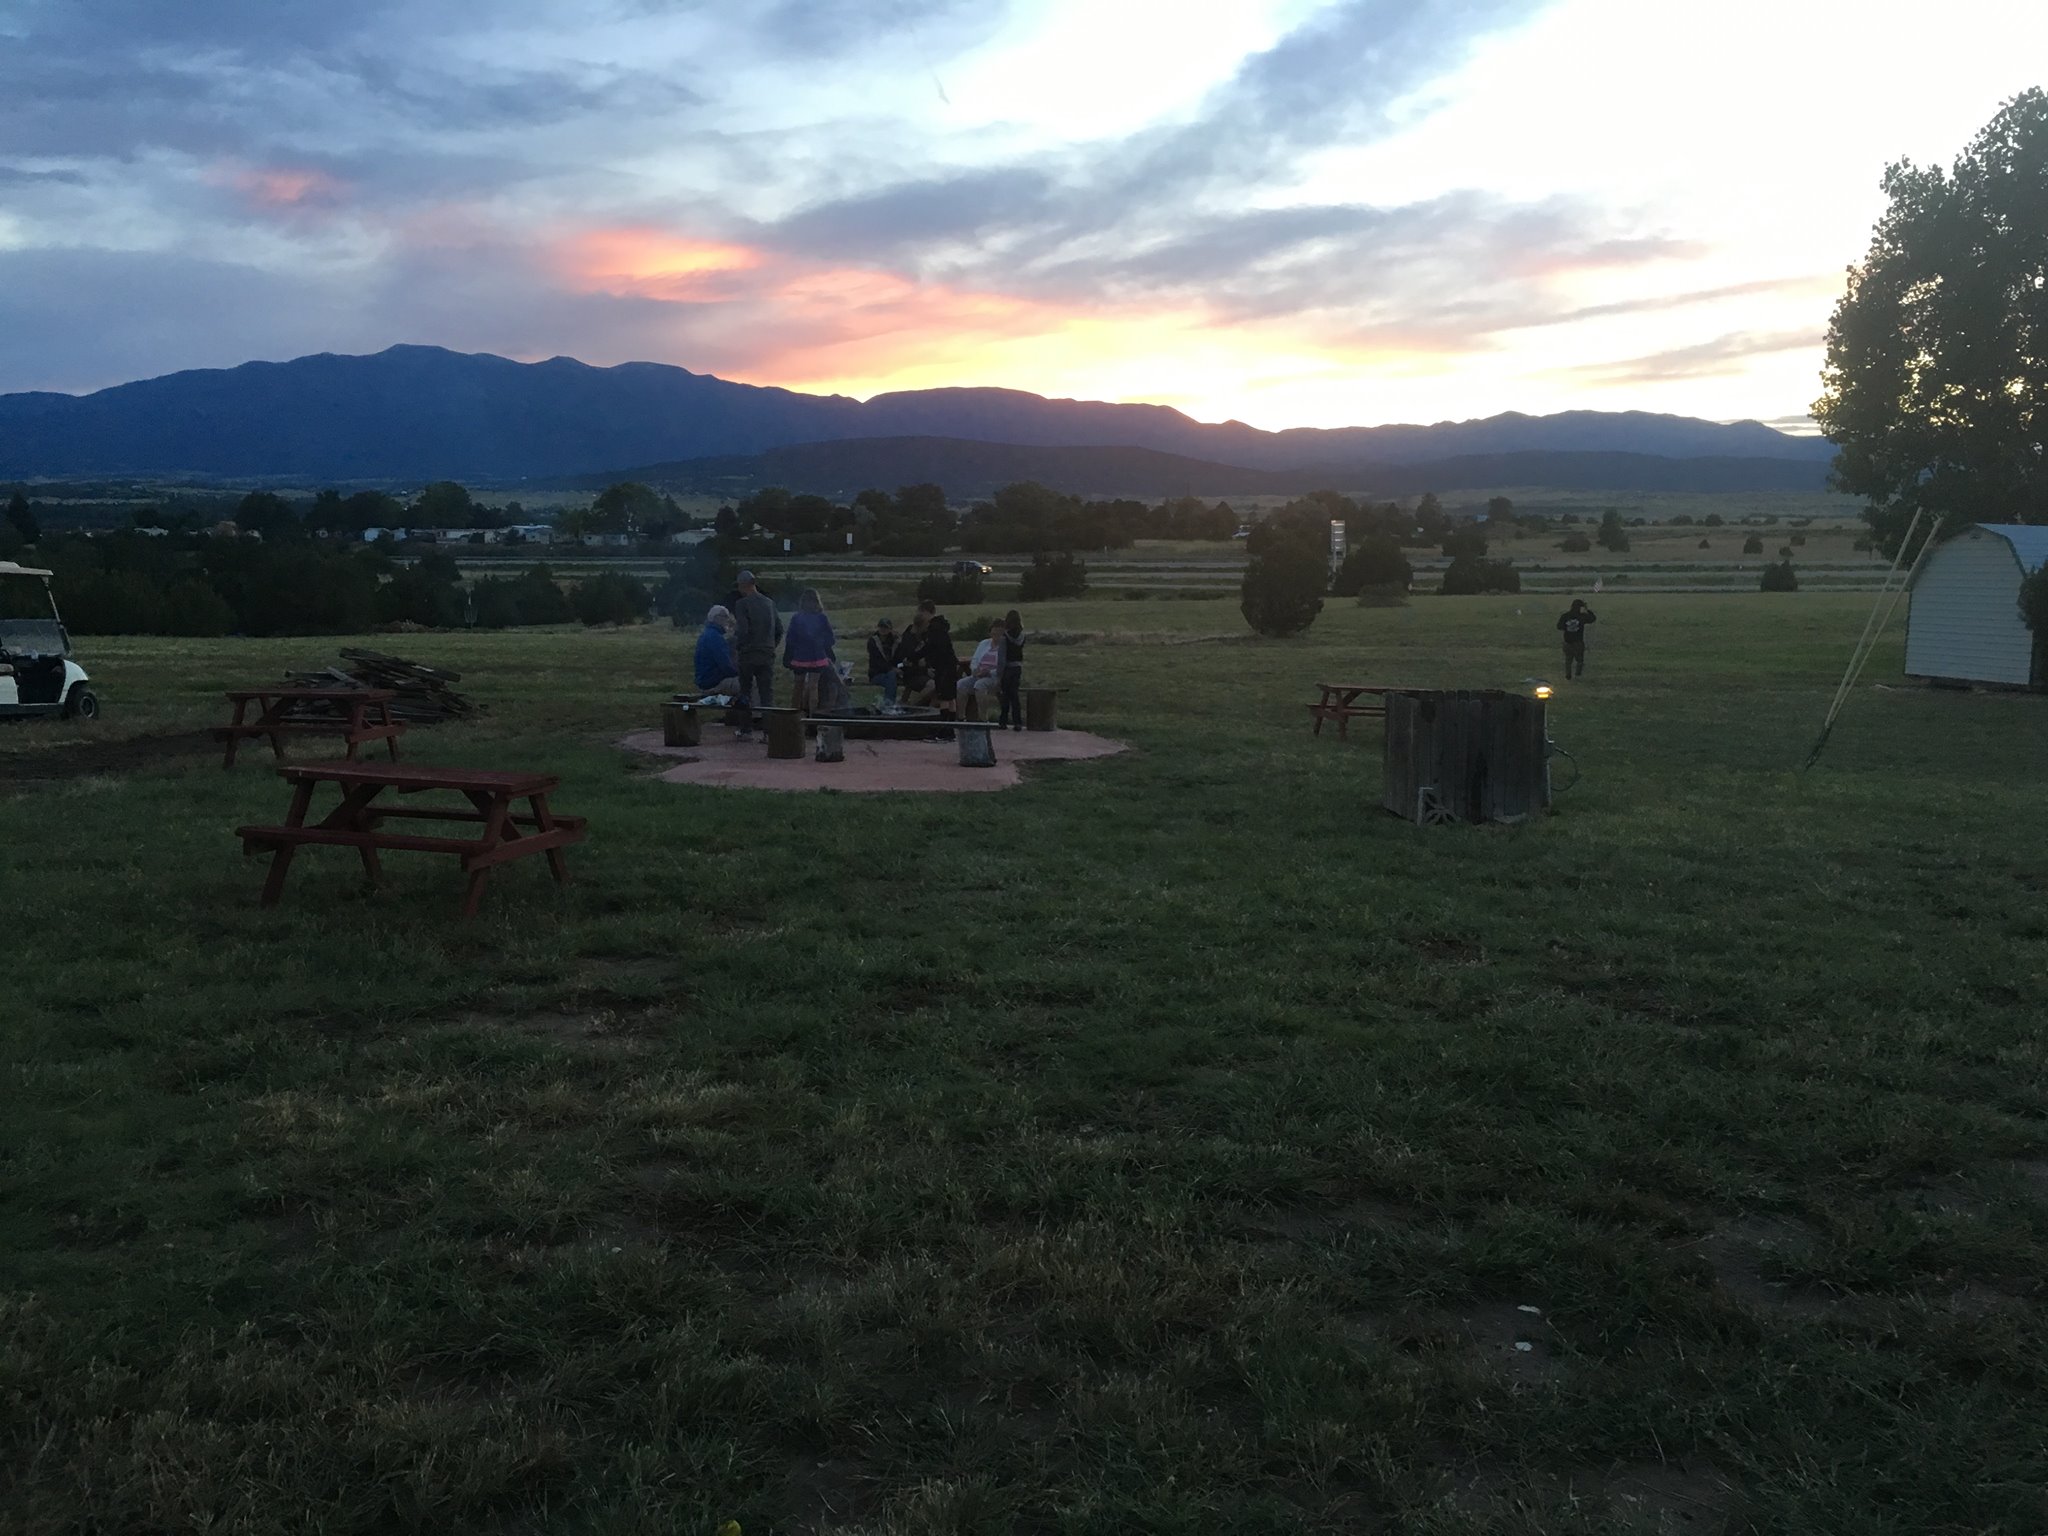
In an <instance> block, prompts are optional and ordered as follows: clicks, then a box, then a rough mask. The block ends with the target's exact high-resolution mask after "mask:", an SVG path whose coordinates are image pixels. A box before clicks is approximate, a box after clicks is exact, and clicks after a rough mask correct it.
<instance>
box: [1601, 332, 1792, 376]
mask: <svg viewBox="0 0 2048 1536" xmlns="http://www.w3.org/2000/svg"><path fill="white" fill-rule="evenodd" d="M1826 341H1827V333H1826V332H1825V331H1823V330H1819V329H1812V330H1801V331H1774V332H1765V333H1758V332H1753V331H1731V332H1730V333H1729V334H1727V335H1725V336H1717V337H1715V338H1714V339H1713V340H1712V341H1702V342H1699V343H1696V344H1695V345H1693V346H1690V347H1676V348H1673V349H1672V350H1670V351H1668V352H1653V353H1651V354H1649V355H1648V356H1646V357H1630V358H1622V359H1619V360H1617V361H1614V362H1606V363H1585V364H1582V365H1580V366H1579V367H1577V368H1574V369H1572V370H1571V372H1573V373H1574V374H1579V375H1582V376H1584V377H1586V378H1588V379H1593V380H1597V381H1598V382H1600V383H1603V384H1661V383H1666V382H1668V381H1670V380H1673V379H1704V378H1713V377H1715V376H1716V375H1719V374H1726V373H1730V372H1733V371H1734V370H1733V369H1732V368H1731V367H1730V366H1729V365H1731V364H1735V363H1740V362H1742V361H1744V360H1745V359H1747V358H1752V357H1766V356H1769V355H1770V354H1772V353H1777V352H1800V351H1804V350H1806V349H1807V348H1809V347H1820V346H1823V345H1825V343H1826Z"/></svg>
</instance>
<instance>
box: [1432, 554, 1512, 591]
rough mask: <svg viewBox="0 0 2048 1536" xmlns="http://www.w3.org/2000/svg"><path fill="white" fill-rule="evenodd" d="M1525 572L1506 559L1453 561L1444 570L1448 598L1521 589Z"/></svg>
mask: <svg viewBox="0 0 2048 1536" xmlns="http://www.w3.org/2000/svg"><path fill="white" fill-rule="evenodd" d="M1521 590H1522V573H1521V572H1520V571H1518V570H1516V569H1515V568H1514V566H1512V565H1511V564H1509V563H1508V562H1507V561H1505V560H1473V559H1458V560H1453V561H1452V562H1451V563H1450V565H1449V566H1447V567H1446V568H1445V570H1444V579H1443V585H1441V586H1440V587H1438V588H1437V591H1438V593H1439V594H1441V595H1442V596H1444V597H1471V596H1475V595H1477V594H1479V593H1484V592H1519V591H1521Z"/></svg>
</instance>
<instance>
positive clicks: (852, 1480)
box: [778, 1456, 873, 1531]
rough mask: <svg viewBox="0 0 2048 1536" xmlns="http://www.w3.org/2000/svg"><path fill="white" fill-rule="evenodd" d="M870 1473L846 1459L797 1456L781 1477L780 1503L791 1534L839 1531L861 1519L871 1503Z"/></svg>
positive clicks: (779, 1525) (857, 1463)
mask: <svg viewBox="0 0 2048 1536" xmlns="http://www.w3.org/2000/svg"><path fill="white" fill-rule="evenodd" d="M872 1486H873V1484H872V1473H871V1472H870V1471H869V1470H868V1469H867V1468H866V1467H865V1466H863V1465H862V1463H860V1462H859V1461H856V1460H854V1459H853V1458H851V1457H845V1456H799V1457H798V1458H797V1459H796V1460H794V1461H792V1462H791V1463H790V1464H789V1468H788V1470H787V1471H786V1472H785V1473H784V1474H783V1481H782V1501H783V1508H784V1510H785V1511H787V1513H786V1514H785V1516H784V1519H786V1520H787V1522H788V1524H787V1525H786V1526H783V1525H781V1524H780V1523H778V1529H787V1530H791V1531H833V1530H842V1529H844V1528H846V1527H847V1526H849V1525H852V1524H856V1523H857V1522H859V1521H860V1520H861V1519H862V1518H864V1516H865V1514H866V1512H867V1511H868V1509H869V1507H870V1505H871V1504H872V1502H873V1499H872V1495H871V1492H870V1490H871V1488H872Z"/></svg>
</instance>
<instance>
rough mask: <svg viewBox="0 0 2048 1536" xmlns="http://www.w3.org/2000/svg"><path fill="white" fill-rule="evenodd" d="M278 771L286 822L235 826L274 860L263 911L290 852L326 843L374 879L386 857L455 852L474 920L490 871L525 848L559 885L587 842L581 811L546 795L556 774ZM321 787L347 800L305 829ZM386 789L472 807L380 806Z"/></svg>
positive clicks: (248, 845) (330, 768)
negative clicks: (418, 826) (568, 859)
mask: <svg viewBox="0 0 2048 1536" xmlns="http://www.w3.org/2000/svg"><path fill="white" fill-rule="evenodd" d="M278 773H279V775H280V776H281V777H283V778H284V779H285V781H286V782H287V783H289V784H291V785H292V786H293V789H292V803H291V809H290V810H289V811H287V812H286V813H285V819H284V822H283V824H282V825H281V826H252V827H237V828H236V829H235V835H236V836H237V837H239V838H240V839H241V840H242V851H243V852H244V853H246V854H258V853H268V854H269V855H270V856H271V858H270V873H269V875H268V876H267V877H266V878H265V879H264V882H263V905H265V906H266V907H268V906H274V905H276V903H277V899H278V897H279V896H281V895H282V894H283V892H284V878H285V874H286V872H287V871H288V870H289V869H290V868H291V862H292V855H293V854H295V853H296V852H297V851H298V850H299V849H300V848H302V847H307V846H314V845H319V846H327V847H338V848H353V849H355V850H356V852H357V853H358V854H359V855H360V856H361V858H362V861H363V873H364V874H365V875H367V876H368V877H369V878H370V879H371V880H372V881H375V880H376V879H378V878H379V877H380V876H381V875H382V874H383V866H382V864H381V862H380V860H379V857H378V855H379V854H380V853H384V852H393V853H440V854H449V855H453V856H454V857H456V858H458V859H460V860H461V862H462V871H463V873H464V874H465V875H467V876H468V877H469V885H468V889H467V891H466V893H465V894H464V897H463V902H462V915H463V916H464V917H474V916H476V910H477V905H478V903H479V902H480V901H481V900H482V899H483V891H484V882H485V880H486V879H487V878H488V876H489V874H490V872H491V871H492V870H493V869H495V868H497V867H498V866H499V865H500V864H504V863H507V862H509V861H511V860H513V859H516V858H520V857H522V856H524V855H526V854H529V853H544V854H546V855H547V861H548V868H549V870H550V871H551V872H552V873H553V874H554V877H555V879H556V881H557V882H558V883H560V882H566V881H567V880H568V878H569V871H568V867H567V865H566V864H565V863H564V861H563V858H562V849H563V848H565V847H567V846H568V845H570V844H571V843H580V842H582V841H583V839H584V834H585V829H586V823H585V821H584V818H583V817H581V816H558V815H556V814H555V813H554V812H553V811H552V810H550V809H549V807H548V796H549V795H550V794H552V793H553V792H554V791H555V790H556V789H557V788H559V787H560V784H561V781H560V780H559V779H557V778H556V777H554V775H552V774H545V773H496V772H490V771H487V770H483V769H476V768H424V767H416V766H413V765H410V764H408V765H406V766H403V767H401V766H399V765H398V764H395V763H393V764H388V765H386V764H371V763H351V762H340V763H305V764H290V765H287V766H286V767H283V768H280V769H279V770H278ZM323 783H331V784H334V785H335V786H337V787H338V788H339V789H340V790H341V804H340V805H339V806H337V807H336V808H335V809H334V810H333V811H331V812H330V813H329V814H328V815H327V816H326V817H325V818H324V819H323V820H321V821H318V822H316V823H314V824H313V825H312V826H307V825H306V813H307V812H308V811H309V810H310V809H311V807H312V803H313V792H314V789H315V788H316V787H317V786H318V785H320V784H323ZM387 789H389V790H395V791H397V792H398V793H399V794H403V795H412V794H421V793H425V792H427V791H431V790H450V791H453V792H455V793H458V794H460V795H462V796H463V797H464V798H465V799H466V800H468V802H469V807H468V809H466V810H465V809H462V808H460V807H450V806H433V805H421V806H410V805H408V806H399V805H380V804H378V803H377V797H378V796H379V795H380V794H382V793H383V792H384V791H385V790H387ZM519 800H524V801H525V802H526V803H527V809H526V810H525V811H523V812H516V811H514V809H513V803H514V802H515V801H519ZM386 821H441V822H453V823H458V824H461V823H466V824H469V825H472V826H477V827H480V828H481V829H482V830H481V831H480V833H479V835H478V836H476V837H426V836H417V835H414V834H410V833H402V832H387V831H385V830H384V829H383V826H382V824H383V823H384V822H386Z"/></svg>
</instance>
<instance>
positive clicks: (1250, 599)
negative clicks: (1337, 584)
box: [1238, 512, 1330, 639]
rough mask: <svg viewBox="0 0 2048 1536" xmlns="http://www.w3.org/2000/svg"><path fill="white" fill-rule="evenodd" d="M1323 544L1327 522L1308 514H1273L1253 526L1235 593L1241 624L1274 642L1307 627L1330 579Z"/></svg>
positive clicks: (1320, 602)
mask: <svg viewBox="0 0 2048 1536" xmlns="http://www.w3.org/2000/svg"><path fill="white" fill-rule="evenodd" d="M1328 544H1329V524H1328V522H1327V521H1326V520H1324V519H1321V518H1318V517H1316V516H1314V515H1313V514H1307V513H1294V512H1276V513H1274V514H1273V515H1272V516H1271V517H1269V518H1266V519H1264V520H1263V521H1262V522H1260V523H1259V524H1258V525H1257V526H1256V527H1255V528H1253V529H1252V531H1251V537H1249V538H1248V539H1246V540H1245V567H1244V582H1243V584H1242V586H1241V587H1240V588H1239V595H1238V608H1239V611H1240V612H1242V613H1243V614H1244V617H1245V622H1246V623H1247V624H1249V625H1251V627H1252V628H1253V629H1255V630H1256V631H1258V632H1259V633H1260V634H1262V635H1266V636H1269V637H1272V638H1275V639H1278V638H1280V637H1282V636H1286V635H1298V634H1300V633H1301V632H1302V631H1303V630H1305V629H1307V628H1308V627H1309V625H1311V624H1313V623H1314V622H1315V619H1316V615H1317V614H1319V613H1321V612H1322V611H1323V587H1324V584H1325V583H1326V582H1327V581H1328V580H1329V575H1330V557H1329V553H1328Z"/></svg>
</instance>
